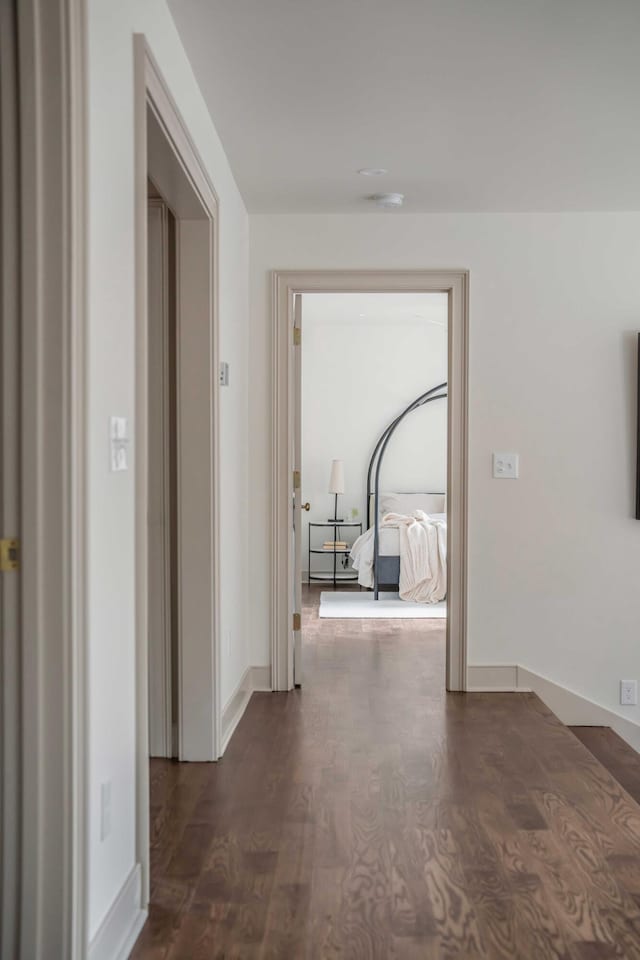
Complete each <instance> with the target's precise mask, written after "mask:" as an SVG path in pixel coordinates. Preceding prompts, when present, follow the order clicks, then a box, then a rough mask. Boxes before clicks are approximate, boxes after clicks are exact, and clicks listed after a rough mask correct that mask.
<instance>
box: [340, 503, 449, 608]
mask: <svg viewBox="0 0 640 960" xmlns="http://www.w3.org/2000/svg"><path fill="white" fill-rule="evenodd" d="M380 525H381V526H382V527H398V530H399V533H400V597H401V599H402V600H413V601H414V602H418V603H438V601H439V600H444V598H445V596H446V593H447V524H446V521H445V520H435V519H434V518H433V517H430V516H429V515H428V514H427V513H425V512H424V511H423V510H416V511H414V513H413V514H412V515H411V516H408V515H405V514H401V513H387V514H385V516H384V517H383V518H382V520H381V523H380ZM373 541H374V530H373V527H372V528H371V529H369V530H367V532H366V533H364V534H363V535H362V536H361V537H358V539H357V540H356V542H355V543H354V545H353V547H352V550H351V562H352V565H353V568H354V570H357V571H358V583H360V584H361V586H363V587H372V586H373V583H374V579H373V563H374V555H373V554H374V542H373Z"/></svg>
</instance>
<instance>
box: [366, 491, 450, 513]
mask: <svg viewBox="0 0 640 960" xmlns="http://www.w3.org/2000/svg"><path fill="white" fill-rule="evenodd" d="M446 503H447V498H446V495H445V494H444V493H381V494H380V516H381V517H383V516H384V515H385V513H402V514H405V515H407V516H411V514H412V513H413V512H414V511H415V510H424V512H425V513H446V510H447V506H446Z"/></svg>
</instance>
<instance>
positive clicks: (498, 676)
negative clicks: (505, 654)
mask: <svg viewBox="0 0 640 960" xmlns="http://www.w3.org/2000/svg"><path fill="white" fill-rule="evenodd" d="M467 690H468V691H469V693H521V692H523V691H521V689H520V687H519V686H518V668H517V667H516V666H515V665H514V664H505V663H491V664H482V665H477V666H469V667H467Z"/></svg>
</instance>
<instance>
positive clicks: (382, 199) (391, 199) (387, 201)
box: [369, 193, 404, 208]
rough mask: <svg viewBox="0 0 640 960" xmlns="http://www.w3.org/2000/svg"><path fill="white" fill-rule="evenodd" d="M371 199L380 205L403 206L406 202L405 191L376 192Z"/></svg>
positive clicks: (388, 206) (389, 206)
mask: <svg viewBox="0 0 640 960" xmlns="http://www.w3.org/2000/svg"><path fill="white" fill-rule="evenodd" d="M369 199H370V200H373V202H374V203H375V204H376V206H378V207H387V208H392V207H401V206H402V204H403V203H404V193H374V195H373V196H372V197H369Z"/></svg>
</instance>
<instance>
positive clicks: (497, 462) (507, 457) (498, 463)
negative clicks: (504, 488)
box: [493, 453, 519, 480]
mask: <svg viewBox="0 0 640 960" xmlns="http://www.w3.org/2000/svg"><path fill="white" fill-rule="evenodd" d="M518 467H519V463H518V454H517V453H494V455H493V479H494V480H517V479H518Z"/></svg>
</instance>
